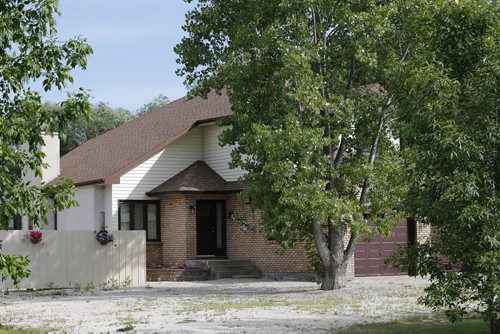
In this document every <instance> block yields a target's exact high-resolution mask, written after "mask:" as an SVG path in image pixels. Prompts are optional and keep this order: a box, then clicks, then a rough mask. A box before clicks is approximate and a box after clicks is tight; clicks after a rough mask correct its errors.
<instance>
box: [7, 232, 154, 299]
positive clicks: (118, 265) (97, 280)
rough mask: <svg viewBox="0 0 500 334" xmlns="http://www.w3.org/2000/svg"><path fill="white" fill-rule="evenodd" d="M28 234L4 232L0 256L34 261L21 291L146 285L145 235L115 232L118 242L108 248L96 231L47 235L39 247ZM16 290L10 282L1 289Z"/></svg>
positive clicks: (143, 233) (51, 233) (44, 235)
mask: <svg viewBox="0 0 500 334" xmlns="http://www.w3.org/2000/svg"><path fill="white" fill-rule="evenodd" d="M26 233H27V231H0V240H3V242H2V245H3V249H2V250H0V252H2V253H3V254H15V255H23V256H28V257H29V259H30V261H31V262H30V265H29V266H28V268H29V269H30V270H31V276H30V277H29V278H27V279H24V280H22V281H21V283H20V284H19V288H21V289H27V288H31V289H41V288H47V287H69V286H70V285H71V286H73V287H74V286H75V283H76V284H79V285H80V286H81V287H82V288H83V287H85V286H90V285H93V286H95V287H98V286H99V285H102V284H104V283H107V284H108V285H110V284H117V285H131V286H141V285H145V284H146V233H145V231H113V232H112V233H113V236H114V237H115V240H114V241H113V242H110V243H108V244H107V245H101V244H99V242H97V240H96V239H95V234H94V232H93V231H43V237H42V241H40V242H39V243H37V244H33V243H31V241H30V240H29V239H28V238H27V237H26ZM13 287H14V286H13V284H12V281H10V280H9V281H5V282H0V288H1V289H5V288H9V289H11V288H13Z"/></svg>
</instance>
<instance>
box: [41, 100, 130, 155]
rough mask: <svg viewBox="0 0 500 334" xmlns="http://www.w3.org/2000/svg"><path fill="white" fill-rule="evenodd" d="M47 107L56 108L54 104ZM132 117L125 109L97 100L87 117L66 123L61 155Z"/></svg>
mask: <svg viewBox="0 0 500 334" xmlns="http://www.w3.org/2000/svg"><path fill="white" fill-rule="evenodd" d="M48 107H49V108H53V109H54V108H56V109H57V108H58V107H57V106H54V105H49V106H48ZM133 118H134V115H133V114H132V113H131V112H130V111H128V110H126V109H123V108H112V107H111V106H109V105H108V104H106V103H104V102H99V103H98V104H97V105H95V106H92V107H91V109H90V117H89V118H83V117H82V118H78V119H76V120H74V121H70V122H69V123H68V128H67V130H66V133H65V135H64V136H62V137H61V155H64V154H66V153H68V152H69V151H71V150H72V149H74V148H76V147H78V146H80V145H81V144H83V143H85V142H86V141H87V140H89V139H92V138H94V137H97V136H99V135H101V134H103V133H105V132H107V131H109V130H112V129H114V128H116V127H118V126H120V125H122V124H124V123H126V122H128V121H130V120H132V119H133Z"/></svg>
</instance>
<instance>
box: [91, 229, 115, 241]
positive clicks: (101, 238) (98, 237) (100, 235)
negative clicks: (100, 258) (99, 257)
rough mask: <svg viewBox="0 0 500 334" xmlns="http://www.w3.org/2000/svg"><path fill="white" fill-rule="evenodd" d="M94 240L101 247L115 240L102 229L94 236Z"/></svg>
mask: <svg viewBox="0 0 500 334" xmlns="http://www.w3.org/2000/svg"><path fill="white" fill-rule="evenodd" d="M95 239H96V240H97V241H98V242H99V243H100V244H101V245H107V244H108V243H110V242H112V241H113V240H114V239H115V238H114V237H113V235H112V234H109V233H108V231H106V230H105V229H104V228H103V229H101V230H100V231H99V233H97V234H96V235H95Z"/></svg>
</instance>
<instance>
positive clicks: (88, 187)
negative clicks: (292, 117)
mask: <svg viewBox="0 0 500 334" xmlns="http://www.w3.org/2000/svg"><path fill="white" fill-rule="evenodd" d="M231 115H232V110H231V106H230V103H229V100H228V98H227V96H226V95H224V94H222V95H218V94H216V93H214V92H211V93H210V94H208V97H207V99H202V98H200V97H195V98H192V99H190V98H187V97H184V98H181V99H179V100H176V101H174V102H172V103H169V104H167V105H165V106H162V107H160V108H158V109H157V110H155V111H152V112H150V113H147V114H144V115H142V116H141V117H138V118H136V119H134V120H132V121H130V122H128V123H126V124H124V125H122V126H120V127H118V128H116V129H113V130H111V131H109V132H107V133H105V134H103V135H101V136H98V137H96V138H94V139H92V140H90V141H88V142H86V143H84V144H83V145H81V146H79V147H77V148H76V149H74V150H72V151H71V152H69V153H68V154H66V155H65V156H63V157H62V158H61V160H60V166H61V169H60V175H59V177H57V178H56V179H55V180H54V181H52V182H53V183H57V182H58V181H59V180H61V179H65V178H66V179H73V180H74V182H75V185H76V187H77V189H78V191H77V193H76V196H75V199H76V200H77V201H78V202H79V204H80V205H79V207H75V208H70V209H68V210H65V211H61V212H57V213H55V219H56V221H57V226H58V227H57V228H58V229H80V230H94V231H95V230H99V229H100V228H101V227H103V226H106V227H107V228H108V229H109V230H120V229H121V230H134V229H144V230H146V238H147V246H146V254H147V266H148V267H150V268H160V267H168V266H171V265H174V264H181V263H184V261H186V260H192V259H196V258H200V257H205V258H206V257H217V258H227V259H247V260H250V261H252V262H253V264H255V265H256V266H257V267H258V269H260V270H261V271H262V272H263V273H304V272H307V271H308V264H307V262H308V261H307V257H306V254H305V250H304V247H303V245H302V244H300V243H299V244H298V245H297V246H296V247H295V248H294V249H287V250H286V251H285V252H284V254H282V255H279V254H278V245H277V243H276V241H273V240H266V239H265V238H264V237H263V236H262V234H261V233H260V225H259V224H260V222H259V219H260V217H259V214H258V213H251V212H249V211H248V210H247V208H246V206H245V203H244V202H242V201H241V200H240V199H239V198H238V193H239V192H241V190H242V189H243V186H242V185H241V184H239V183H238V180H239V178H240V177H241V176H242V175H244V171H242V170H241V169H238V168H236V169H231V168H229V166H228V163H229V161H230V160H231V151H232V147H230V146H225V147H221V146H220V145H219V138H220V134H221V132H222V131H223V128H222V127H220V126H219V125H218V124H217V123H216V121H217V120H219V119H222V118H225V117H230V116H231ZM398 231H401V233H399V234H398V235H397V238H395V239H388V240H381V241H380V242H379V243H378V244H376V245H371V246H370V245H365V247H364V249H363V254H361V253H360V252H357V253H355V255H354V258H353V260H352V261H351V263H350V264H349V266H348V268H349V272H350V273H351V274H352V273H354V272H355V268H356V266H355V262H356V260H357V259H361V258H362V261H363V263H364V264H363V266H364V267H363V270H365V269H366V271H367V272H368V273H369V274H391V273H394V272H395V271H394V270H392V271H391V270H389V271H383V270H381V269H380V268H382V266H383V256H382V254H384V255H386V254H387V252H386V250H387V249H389V250H390V249H393V248H394V247H396V245H397V244H405V243H406V242H407V240H406V235H405V233H406V234H407V235H409V233H407V231H406V228H405V227H404V226H403V228H401V227H400V228H399V229H398ZM426 231H427V230H426V228H424V227H422V226H419V227H418V231H417V232H416V233H417V234H418V239H419V240H420V239H421V238H423V237H422V236H421V233H420V232H426ZM345 237H346V238H348V236H347V235H346V236H345ZM346 244H347V241H346ZM388 246H390V247H388ZM362 261H359V262H360V263H361V262H362ZM374 263H377V265H376V266H374V265H373V264H374ZM374 268H375V269H374Z"/></svg>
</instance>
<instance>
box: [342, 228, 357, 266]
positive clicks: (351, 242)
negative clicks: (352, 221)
mask: <svg viewBox="0 0 500 334" xmlns="http://www.w3.org/2000/svg"><path fill="white" fill-rule="evenodd" d="M356 237H357V233H356V232H351V237H350V238H349V243H348V244H347V248H346V249H345V251H344V261H347V260H349V258H350V257H351V256H352V255H353V254H354V251H355V250H356V243H355V241H356Z"/></svg>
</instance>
